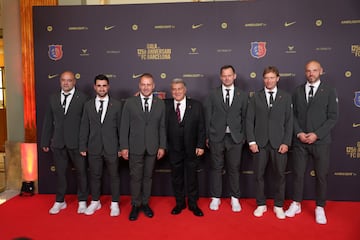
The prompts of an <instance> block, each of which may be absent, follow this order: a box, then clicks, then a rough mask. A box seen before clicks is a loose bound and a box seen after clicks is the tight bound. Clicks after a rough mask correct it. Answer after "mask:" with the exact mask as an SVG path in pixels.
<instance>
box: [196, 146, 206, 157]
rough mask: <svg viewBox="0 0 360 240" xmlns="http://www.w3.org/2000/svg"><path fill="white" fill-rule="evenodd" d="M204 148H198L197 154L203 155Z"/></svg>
mask: <svg viewBox="0 0 360 240" xmlns="http://www.w3.org/2000/svg"><path fill="white" fill-rule="evenodd" d="M204 152H205V151H204V149H202V148H196V149H195V154H196V156H198V157H199V156H201V155H203V154H204Z"/></svg>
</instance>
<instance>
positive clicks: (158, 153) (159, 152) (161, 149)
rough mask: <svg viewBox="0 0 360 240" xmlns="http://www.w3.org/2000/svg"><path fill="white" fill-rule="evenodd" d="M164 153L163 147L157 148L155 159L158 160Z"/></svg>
mask: <svg viewBox="0 0 360 240" xmlns="http://www.w3.org/2000/svg"><path fill="white" fill-rule="evenodd" d="M164 155H165V150H164V149H163V148H159V149H158V152H157V155H156V157H157V160H159V159H160V158H162V157H163V156H164Z"/></svg>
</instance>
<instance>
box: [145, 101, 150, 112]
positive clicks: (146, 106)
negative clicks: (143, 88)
mask: <svg viewBox="0 0 360 240" xmlns="http://www.w3.org/2000/svg"><path fill="white" fill-rule="evenodd" d="M144 100H145V103H144V106H145V112H149V103H148V100H149V98H144Z"/></svg>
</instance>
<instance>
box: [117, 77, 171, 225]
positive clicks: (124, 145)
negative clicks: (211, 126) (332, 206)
mask: <svg viewBox="0 0 360 240" xmlns="http://www.w3.org/2000/svg"><path fill="white" fill-rule="evenodd" d="M154 88H155V83H154V79H153V76H152V75H151V74H150V73H144V74H142V75H141V76H140V81H139V89H140V94H139V96H133V97H130V98H128V99H127V100H126V102H125V104H124V108H123V114H122V119H121V130H120V132H121V137H120V148H121V156H122V157H123V158H124V159H125V160H129V167H130V190H131V197H132V199H131V204H132V209H131V212H130V216H129V220H130V221H134V220H137V218H138V215H139V211H140V209H142V210H143V212H144V214H145V215H146V216H147V217H150V218H151V217H153V215H154V212H153V211H152V209H151V208H150V206H149V199H150V195H151V186H152V175H153V170H154V166H155V161H156V159H160V158H162V157H163V156H164V153H165V149H166V130H165V104H164V102H163V101H162V100H161V99H159V98H158V97H156V96H154V95H153V90H154Z"/></svg>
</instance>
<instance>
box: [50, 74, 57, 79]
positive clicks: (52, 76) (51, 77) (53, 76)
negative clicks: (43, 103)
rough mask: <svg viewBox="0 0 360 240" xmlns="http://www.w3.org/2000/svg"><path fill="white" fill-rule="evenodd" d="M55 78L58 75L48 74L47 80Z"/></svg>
mask: <svg viewBox="0 0 360 240" xmlns="http://www.w3.org/2000/svg"><path fill="white" fill-rule="evenodd" d="M57 76H59V74H49V75H48V79H53V78H56V77H57Z"/></svg>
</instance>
